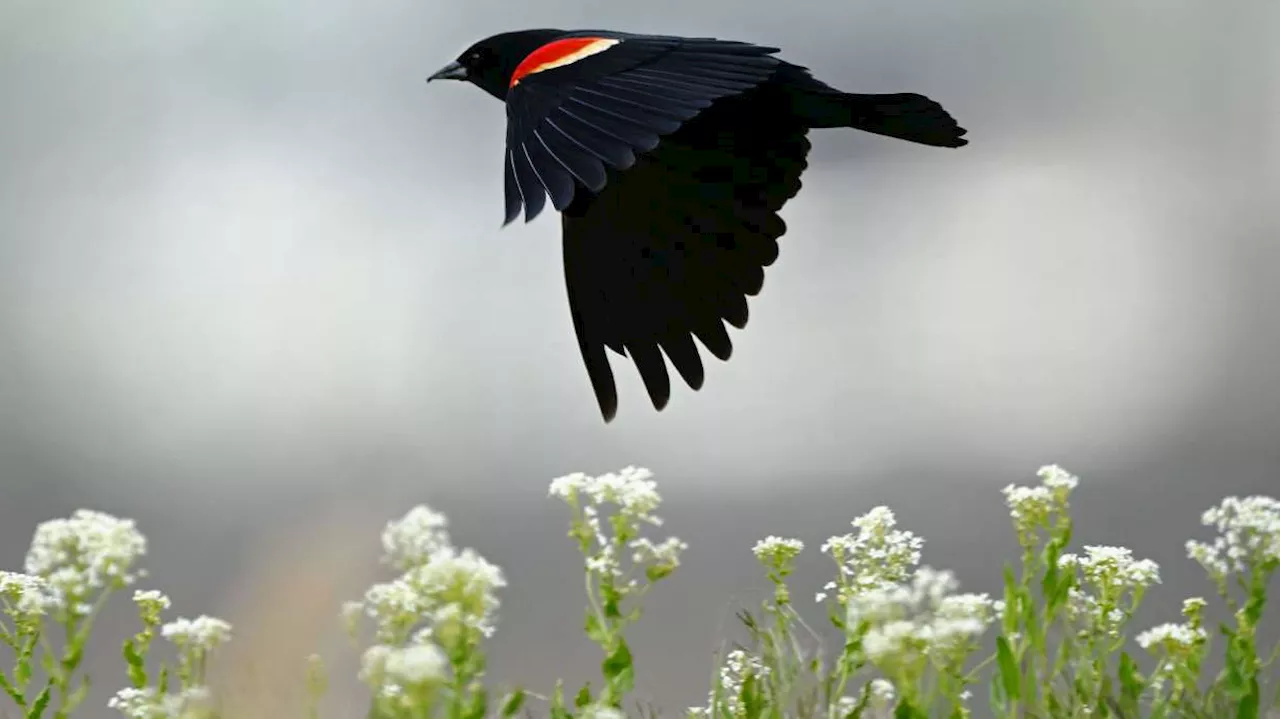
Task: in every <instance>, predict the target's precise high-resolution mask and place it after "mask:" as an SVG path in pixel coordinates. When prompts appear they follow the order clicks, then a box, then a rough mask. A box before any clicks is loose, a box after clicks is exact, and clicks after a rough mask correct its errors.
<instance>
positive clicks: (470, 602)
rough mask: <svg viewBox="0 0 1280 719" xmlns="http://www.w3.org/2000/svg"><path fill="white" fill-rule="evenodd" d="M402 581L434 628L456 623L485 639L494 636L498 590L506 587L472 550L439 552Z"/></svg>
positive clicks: (493, 568) (495, 570)
mask: <svg viewBox="0 0 1280 719" xmlns="http://www.w3.org/2000/svg"><path fill="white" fill-rule="evenodd" d="M405 581H406V582H407V583H408V584H409V585H410V586H411V587H412V588H413V589H414V591H415V593H416V594H417V595H418V597H419V598H421V599H423V600H425V608H426V609H427V610H428V612H429V613H430V614H431V620H432V624H433V625H439V624H441V623H442V622H444V621H448V620H456V621H459V622H461V623H462V624H463V625H465V626H468V627H471V628H473V629H477V630H479V631H480V633H481V634H483V635H484V636H486V637H488V636H491V635H492V634H493V632H494V617H495V614H496V613H497V610H498V606H499V601H498V597H497V594H496V592H497V590H498V589H501V588H502V587H505V586H507V582H506V579H505V578H504V577H503V576H502V570H501V569H499V568H498V567H497V566H496V565H494V564H490V563H489V562H488V561H486V560H485V558H484V557H482V556H480V555H479V554H477V553H476V552H475V551H474V550H471V549H464V550H462V551H461V552H458V551H457V550H455V549H454V548H452V547H445V548H443V549H440V550H439V551H437V552H436V553H435V554H433V555H432V556H431V558H430V559H429V560H428V561H427V562H426V563H425V564H423V565H422V566H420V567H418V568H416V569H414V570H413V571H411V572H409V573H408V574H407V575H405Z"/></svg>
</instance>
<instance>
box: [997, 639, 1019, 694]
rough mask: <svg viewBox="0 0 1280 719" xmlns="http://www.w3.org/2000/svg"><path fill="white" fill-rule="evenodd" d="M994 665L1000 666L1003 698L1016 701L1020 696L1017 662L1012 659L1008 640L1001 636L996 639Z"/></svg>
mask: <svg viewBox="0 0 1280 719" xmlns="http://www.w3.org/2000/svg"><path fill="white" fill-rule="evenodd" d="M996 663H997V664H999V665H1000V682H1001V686H1002V688H1003V689H1004V693H1005V696H1007V697H1008V698H1010V699H1013V700H1017V699H1018V698H1020V697H1021V696H1022V687H1021V679H1022V675H1021V673H1020V672H1019V671H1018V665H1017V662H1015V661H1014V659H1013V650H1012V649H1010V648H1009V640H1008V639H1005V638H1004V636H1003V635H1002V636H999V637H997V638H996Z"/></svg>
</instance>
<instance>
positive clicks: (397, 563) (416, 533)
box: [382, 504, 450, 571]
mask: <svg viewBox="0 0 1280 719" xmlns="http://www.w3.org/2000/svg"><path fill="white" fill-rule="evenodd" d="M448 526H449V520H448V518H447V517H445V515H443V514H440V513H439V512H436V511H434V510H432V509H431V508H430V507H428V506H426V505H425V504H420V505H418V506H416V507H414V508H413V509H410V510H409V511H408V512H407V513H406V514H405V515H404V516H403V517H401V518H400V519H397V520H393V521H390V522H387V526H386V528H385V529H384V530H383V531H382V549H383V552H384V554H383V561H384V562H385V563H387V564H389V565H391V566H393V567H395V568H396V569H399V570H401V571H405V570H408V569H412V568H414V567H417V566H420V565H422V564H425V563H426V562H427V561H428V560H430V558H431V555H432V554H434V553H435V552H437V551H439V550H440V549H443V548H444V547H448V546H450V540H449V533H448V531H447V527H448Z"/></svg>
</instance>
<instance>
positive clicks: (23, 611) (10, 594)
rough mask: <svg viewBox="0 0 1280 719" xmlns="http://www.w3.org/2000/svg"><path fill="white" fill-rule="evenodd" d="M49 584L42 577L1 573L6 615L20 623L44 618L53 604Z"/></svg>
mask: <svg viewBox="0 0 1280 719" xmlns="http://www.w3.org/2000/svg"><path fill="white" fill-rule="evenodd" d="M52 601H53V597H52V596H51V595H50V593H49V585H48V582H46V581H45V580H43V579H41V578H40V577H33V576H31V575H30V574H20V573H18V572H5V571H0V602H3V605H2V606H3V608H4V609H5V613H6V614H9V615H10V616H13V617H14V619H17V620H20V621H32V620H35V619H36V618H38V617H40V616H43V615H44V613H45V610H46V609H47V608H48V607H49V605H50V604H51V603H52Z"/></svg>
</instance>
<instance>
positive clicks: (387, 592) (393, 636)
mask: <svg viewBox="0 0 1280 719" xmlns="http://www.w3.org/2000/svg"><path fill="white" fill-rule="evenodd" d="M356 606H359V607H362V608H363V609H364V611H365V613H366V614H368V616H369V618H370V619H372V620H373V621H374V623H375V624H376V626H377V634H378V638H379V639H380V640H382V641H398V640H399V639H401V638H402V635H403V634H404V633H405V632H407V631H409V629H410V628H412V627H413V626H414V625H415V624H417V623H418V622H419V621H420V620H421V618H422V614H423V612H424V611H425V610H426V606H427V602H426V599H424V598H423V597H422V596H421V595H420V594H419V593H418V590H417V588H415V587H414V586H413V585H412V584H410V583H409V582H408V581H407V580H406V579H405V578H404V577H399V578H397V579H395V580H392V581H390V582H379V583H378V584H375V585H373V586H372V587H369V589H367V590H365V593H364V601H363V602H350V603H348V604H347V605H346V608H347V610H348V611H350V610H353V609H354V608H355V607H356ZM348 616H350V615H348Z"/></svg>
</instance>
